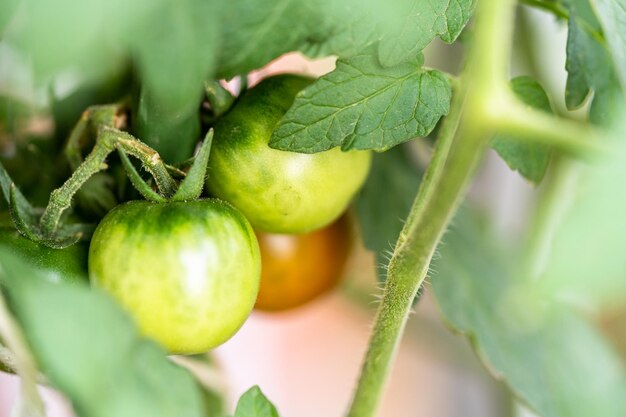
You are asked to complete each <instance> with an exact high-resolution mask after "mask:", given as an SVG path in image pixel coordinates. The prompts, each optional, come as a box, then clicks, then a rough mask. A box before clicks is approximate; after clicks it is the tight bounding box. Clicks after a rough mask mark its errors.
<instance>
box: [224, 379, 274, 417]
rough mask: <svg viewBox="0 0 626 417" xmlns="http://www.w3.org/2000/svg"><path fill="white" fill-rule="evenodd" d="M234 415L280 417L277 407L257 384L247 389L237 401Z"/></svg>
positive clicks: (243, 416)
mask: <svg viewBox="0 0 626 417" xmlns="http://www.w3.org/2000/svg"><path fill="white" fill-rule="evenodd" d="M234 417H279V416H278V411H276V407H274V405H272V403H271V402H270V401H269V400H268V399H267V398H265V395H263V392H261V389H260V388H259V387H257V386H254V387H252V388H250V389H249V390H248V391H246V392H245V393H244V394H243V395H242V396H241V398H239V402H238V403H237V409H236V410H235V416H234Z"/></svg>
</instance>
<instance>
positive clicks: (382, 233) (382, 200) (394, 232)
mask: <svg viewBox="0 0 626 417" xmlns="http://www.w3.org/2000/svg"><path fill="white" fill-rule="evenodd" d="M421 177H422V175H421V173H420V172H419V171H418V169H417V167H416V166H415V164H414V163H413V162H412V161H411V159H410V155H409V154H408V149H407V148H406V147H404V146H396V147H395V148H393V149H390V150H388V151H387V152H384V153H380V154H375V155H374V158H373V160H372V169H371V170H370V175H369V177H368V179H367V182H366V183H365V185H364V186H363V188H362V189H361V192H360V193H359V195H358V197H357V200H356V212H357V216H358V219H359V224H360V226H361V233H362V237H363V243H364V244H365V247H366V248H368V249H370V250H372V251H374V252H375V254H376V265H377V269H378V276H379V278H380V279H381V281H384V280H385V279H386V277H387V264H388V262H389V256H390V253H391V252H392V251H393V245H394V243H395V241H396V240H397V239H398V236H399V235H400V231H401V230H402V227H403V226H404V220H405V219H406V216H407V215H408V214H409V210H410V208H411V205H412V203H413V200H414V198H415V195H416V194H417V190H418V188H419V184H420V181H421Z"/></svg>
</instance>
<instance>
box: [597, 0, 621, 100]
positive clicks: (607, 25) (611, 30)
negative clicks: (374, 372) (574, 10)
mask: <svg viewBox="0 0 626 417" xmlns="http://www.w3.org/2000/svg"><path fill="white" fill-rule="evenodd" d="M591 3H592V4H593V5H594V9H595V10H596V12H597V16H598V19H599V20H600V24H601V25H602V27H603V29H604V35H605V38H606V40H607V42H608V44H609V46H610V47H611V53H612V56H613V62H614V63H615V69H616V72H617V76H618V77H619V78H620V81H621V83H622V89H623V90H626V71H624V69H625V68H626V0H591Z"/></svg>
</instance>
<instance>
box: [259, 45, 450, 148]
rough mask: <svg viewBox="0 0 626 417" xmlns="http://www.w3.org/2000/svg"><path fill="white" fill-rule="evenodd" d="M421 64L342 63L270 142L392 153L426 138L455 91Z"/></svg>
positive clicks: (360, 59)
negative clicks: (390, 149) (419, 138)
mask: <svg viewBox="0 0 626 417" xmlns="http://www.w3.org/2000/svg"><path fill="white" fill-rule="evenodd" d="M420 64H421V62H412V63H406V64H402V65H399V66H395V67H391V68H384V67H382V66H380V64H378V63H377V60H376V58H375V57H374V56H372V55H371V54H361V55H357V56H355V57H353V58H350V59H348V60H345V61H338V62H337V68H336V69H335V71H333V72H331V73H330V74H327V75H325V76H323V77H321V78H319V79H318V80H317V81H316V82H315V83H313V84H312V85H311V86H309V87H307V88H305V89H304V90H303V91H302V92H301V93H300V94H298V96H296V99H295V101H294V104H293V106H292V107H291V109H289V111H287V113H286V114H285V116H284V117H283V118H282V120H281V121H280V122H279V124H278V126H277V127H276V130H274V133H273V135H272V139H271V140H270V146H272V147H276V148H278V149H284V150H291V151H298V152H307V153H313V152H319V151H324V150H327V149H330V148H333V147H335V146H341V147H342V149H344V150H346V149H375V150H380V151H382V150H387V149H389V148H391V147H393V146H395V145H397V144H399V143H402V142H405V141H407V140H410V139H412V138H415V137H417V136H425V135H427V134H428V133H430V131H431V130H432V129H433V128H434V127H435V125H436V124H437V122H438V121H439V119H440V118H441V117H442V116H444V115H445V114H447V113H448V110H449V108H450V98H451V94H452V93H451V88H450V84H449V83H448V80H447V79H446V77H445V76H444V75H443V74H441V73H440V72H438V71H434V70H424V69H422V68H421V67H420Z"/></svg>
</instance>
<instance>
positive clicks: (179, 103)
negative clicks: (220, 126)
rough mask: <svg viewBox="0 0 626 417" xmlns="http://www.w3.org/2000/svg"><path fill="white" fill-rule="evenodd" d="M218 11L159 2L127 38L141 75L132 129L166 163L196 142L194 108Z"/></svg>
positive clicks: (199, 2) (188, 1) (205, 5)
mask: <svg viewBox="0 0 626 417" xmlns="http://www.w3.org/2000/svg"><path fill="white" fill-rule="evenodd" d="M218 11H219V6H218V4H217V3H215V2H210V1H204V0H183V1H177V2H163V1H161V3H160V7H158V8H156V9H154V10H153V13H152V14H151V15H150V16H149V17H148V18H144V19H143V21H141V22H140V23H139V24H138V29H139V31H138V33H137V35H136V36H134V37H132V38H131V40H132V41H131V42H132V48H133V50H134V51H136V52H135V56H136V59H137V61H138V66H139V69H140V72H141V76H142V77H141V83H142V86H141V97H140V102H139V109H138V112H137V120H136V122H137V126H136V130H137V132H138V135H139V137H140V138H141V139H142V140H143V141H144V142H145V143H146V144H148V145H149V146H151V147H153V148H154V149H155V150H156V151H157V152H159V153H160V154H161V157H163V159H164V160H165V161H167V162H169V163H177V162H182V161H184V160H185V159H187V158H190V157H191V156H192V154H193V150H194V147H195V144H196V142H197V141H198V140H199V139H200V137H199V136H200V116H199V111H198V109H199V106H200V101H201V98H202V93H203V85H204V80H206V79H207V78H210V77H211V76H212V74H213V70H214V65H215V52H216V48H217V42H218V33H219V27H218V24H219V19H218V18H217V13H218Z"/></svg>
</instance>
